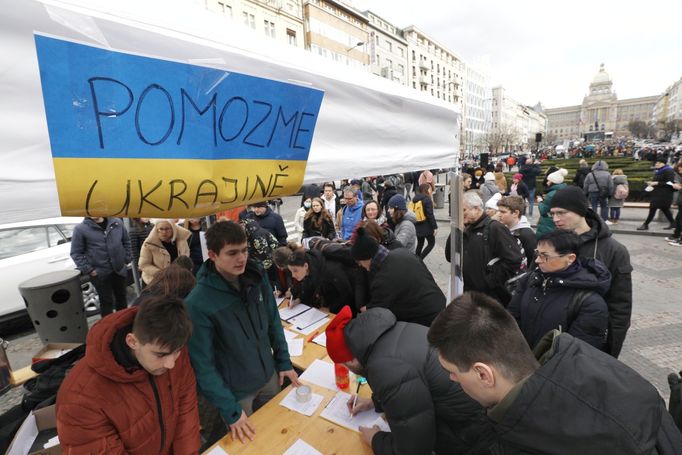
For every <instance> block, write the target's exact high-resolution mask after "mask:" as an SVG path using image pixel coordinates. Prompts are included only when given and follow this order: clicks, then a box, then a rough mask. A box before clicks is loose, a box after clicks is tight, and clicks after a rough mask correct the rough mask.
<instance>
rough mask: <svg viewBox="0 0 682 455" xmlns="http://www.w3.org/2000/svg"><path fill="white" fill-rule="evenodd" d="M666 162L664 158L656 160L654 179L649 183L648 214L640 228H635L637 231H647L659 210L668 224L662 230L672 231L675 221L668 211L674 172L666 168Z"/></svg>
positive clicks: (672, 190) (672, 191) (670, 203)
mask: <svg viewBox="0 0 682 455" xmlns="http://www.w3.org/2000/svg"><path fill="white" fill-rule="evenodd" d="M666 163H667V160H666V159H665V158H659V159H658V160H656V164H654V166H655V167H656V171H655V172H654V179H653V180H652V181H651V182H649V186H651V187H653V190H652V191H651V192H650V195H651V203H650V204H649V214H648V215H647V217H646V220H645V221H644V224H642V225H641V226H640V227H638V228H637V230H638V231H646V230H648V229H649V223H651V220H653V219H654V215H656V210H659V209H660V210H661V212H663V214H664V215H665V217H666V218H667V219H668V222H669V223H670V224H669V225H668V226H667V227H665V228H663V229H674V228H675V220H674V219H673V214H672V212H671V211H670V206H671V205H672V203H673V194H674V193H675V190H674V189H673V186H672V185H673V183H675V171H673V168H671V167H670V166H668V165H667V164H666Z"/></svg>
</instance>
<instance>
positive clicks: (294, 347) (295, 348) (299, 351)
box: [287, 338, 303, 357]
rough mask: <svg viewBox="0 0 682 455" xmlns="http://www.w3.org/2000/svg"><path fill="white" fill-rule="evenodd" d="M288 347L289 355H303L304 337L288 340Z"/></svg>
mask: <svg viewBox="0 0 682 455" xmlns="http://www.w3.org/2000/svg"><path fill="white" fill-rule="evenodd" d="M287 348H288V349H289V357H298V356H300V355H303V338H293V339H291V340H287Z"/></svg>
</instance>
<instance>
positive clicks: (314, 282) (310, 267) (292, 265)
mask: <svg viewBox="0 0 682 455" xmlns="http://www.w3.org/2000/svg"><path fill="white" fill-rule="evenodd" d="M341 247H342V246H341V245H339V248H341ZM345 248H346V249H347V250H348V251H347V252H346V253H347V254H344V252H343V251H338V250H336V249H334V252H333V254H329V255H325V254H323V252H321V251H319V250H308V251H305V250H303V249H302V248H300V249H297V250H295V251H293V252H292V254H291V256H290V257H289V260H288V263H287V267H288V269H289V271H290V272H291V276H292V277H293V278H294V279H295V280H297V281H298V282H300V286H299V287H297V288H294V289H293V290H292V298H293V300H292V301H293V302H295V303H298V302H301V303H305V304H306V305H308V306H312V307H316V308H320V307H326V308H328V309H329V311H330V312H331V313H338V312H339V311H341V308H343V306H344V305H348V306H350V307H351V309H352V310H353V314H357V310H358V309H359V308H360V307H362V306H364V305H365V298H366V297H365V295H366V289H367V285H366V283H365V281H364V280H365V277H364V274H363V273H362V270H361V269H360V268H359V267H358V266H357V265H355V262H354V261H352V258H351V256H350V247H345ZM334 255H335V256H338V257H332V256H334ZM345 256H347V257H348V258H349V260H350V262H347V263H346V262H344V261H342V260H340V258H341V257H345Z"/></svg>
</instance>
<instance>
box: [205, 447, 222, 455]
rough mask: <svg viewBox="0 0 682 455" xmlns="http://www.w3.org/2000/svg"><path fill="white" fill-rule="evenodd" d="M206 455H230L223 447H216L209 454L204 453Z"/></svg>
mask: <svg viewBox="0 0 682 455" xmlns="http://www.w3.org/2000/svg"><path fill="white" fill-rule="evenodd" d="M204 455H228V454H227V452H225V449H223V448H222V447H220V446H215V447H214V448H213V449H211V450H210V451H209V452H206V453H204Z"/></svg>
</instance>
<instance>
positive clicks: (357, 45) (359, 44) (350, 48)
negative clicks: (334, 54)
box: [346, 41, 365, 52]
mask: <svg viewBox="0 0 682 455" xmlns="http://www.w3.org/2000/svg"><path fill="white" fill-rule="evenodd" d="M364 45H365V42H364V41H358V43H357V44H356V45H355V46H353V47H349V48H348V49H346V52H350V51H352V50H353V49H355V48H356V47H360V46H364Z"/></svg>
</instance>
